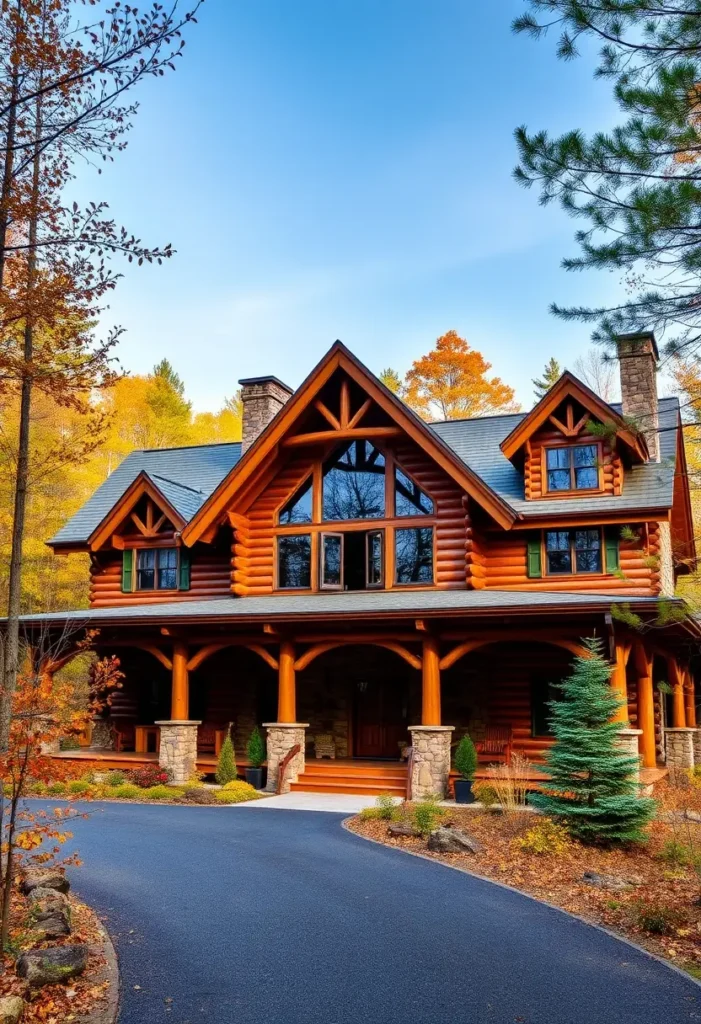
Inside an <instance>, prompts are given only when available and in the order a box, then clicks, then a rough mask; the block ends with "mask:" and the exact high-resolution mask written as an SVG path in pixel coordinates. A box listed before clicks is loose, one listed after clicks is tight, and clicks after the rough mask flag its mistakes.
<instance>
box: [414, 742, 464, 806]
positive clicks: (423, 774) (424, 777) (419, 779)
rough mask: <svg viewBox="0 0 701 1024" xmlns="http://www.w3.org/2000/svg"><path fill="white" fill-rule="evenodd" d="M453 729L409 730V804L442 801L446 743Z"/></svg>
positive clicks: (447, 767)
mask: <svg viewBox="0 0 701 1024" xmlns="http://www.w3.org/2000/svg"><path fill="white" fill-rule="evenodd" d="M454 728H455V727H454V726H452V725H411V726H409V732H410V733H411V747H412V752H413V767H412V774H411V798H412V800H424V799H425V798H426V797H435V798H436V799H437V800H443V799H444V798H445V796H446V794H447V792H448V778H449V776H450V739H451V736H452V734H453V730H454Z"/></svg>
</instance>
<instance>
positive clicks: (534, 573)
mask: <svg viewBox="0 0 701 1024" xmlns="http://www.w3.org/2000/svg"><path fill="white" fill-rule="evenodd" d="M540 544H541V537H540V534H539V533H538V534H535V535H534V536H533V537H529V538H528V575H529V576H530V577H531V579H535V578H538V577H540V576H542V575H543V570H542V567H541V564H540Z"/></svg>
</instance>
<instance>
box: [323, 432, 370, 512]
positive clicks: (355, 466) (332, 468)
mask: <svg viewBox="0 0 701 1024" xmlns="http://www.w3.org/2000/svg"><path fill="white" fill-rule="evenodd" d="M384 514H385V457H384V455H383V454H382V452H380V451H378V449H377V448H375V446H374V445H372V444H370V442H369V441H351V443H350V444H347V445H344V447H343V448H342V449H341V450H340V451H337V452H336V454H335V455H333V456H332V457H331V459H330V460H329V461H328V462H327V463H326V464H325V466H324V472H323V485H322V518H323V519H324V521H325V522H329V521H332V522H333V521H336V522H342V521H344V520H348V519H381V518H382V517H383V516H384Z"/></svg>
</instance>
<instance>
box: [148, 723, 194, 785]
mask: <svg viewBox="0 0 701 1024" xmlns="http://www.w3.org/2000/svg"><path fill="white" fill-rule="evenodd" d="M154 724H155V725H157V726H159V727H160V730H161V747H160V751H159V754H158V763H159V765H160V766H161V768H164V769H166V770H168V771H170V772H171V774H172V776H173V778H172V781H173V783H175V784H176V785H179V786H182V785H183V783H186V782H189V781H190V779H191V778H192V777H193V776H194V774H195V772H196V770H197V726H198V725H202V723H201V722H190V721H177V720H174V721H170V722H155V723H154Z"/></svg>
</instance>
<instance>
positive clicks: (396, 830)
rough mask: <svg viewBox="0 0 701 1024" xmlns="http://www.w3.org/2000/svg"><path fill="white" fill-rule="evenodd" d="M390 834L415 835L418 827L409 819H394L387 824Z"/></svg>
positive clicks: (388, 833)
mask: <svg viewBox="0 0 701 1024" xmlns="http://www.w3.org/2000/svg"><path fill="white" fill-rule="evenodd" d="M387 835H388V836H395V837H396V836H415V835H417V832H416V829H415V828H414V826H413V825H412V824H411V823H410V822H408V821H392V822H390V823H389V825H388V826H387Z"/></svg>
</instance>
